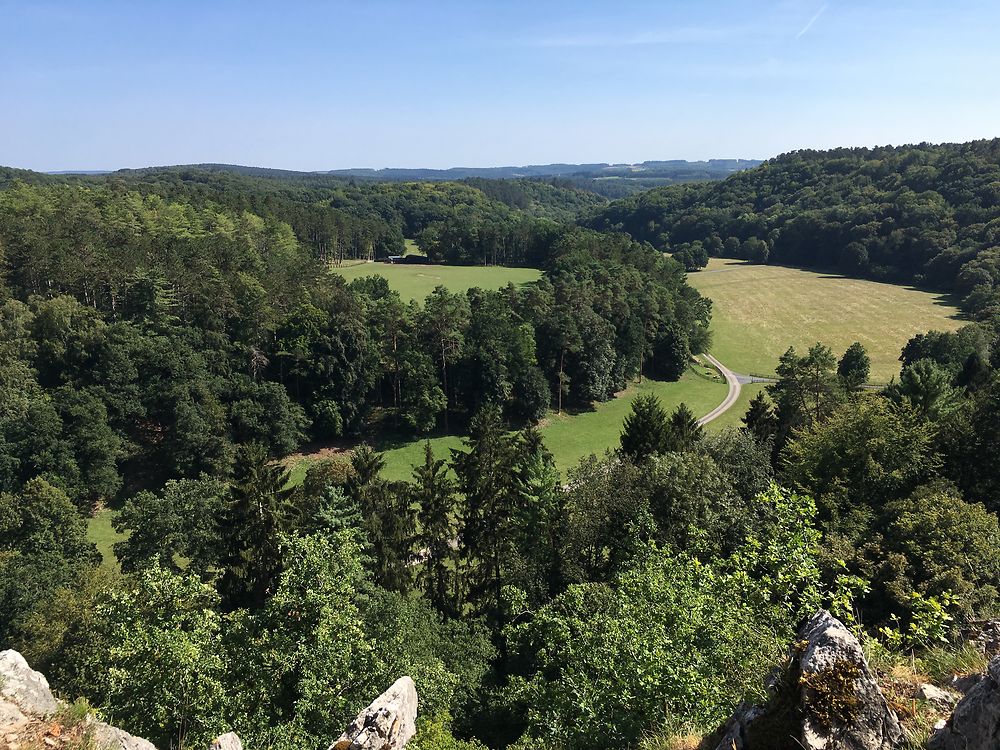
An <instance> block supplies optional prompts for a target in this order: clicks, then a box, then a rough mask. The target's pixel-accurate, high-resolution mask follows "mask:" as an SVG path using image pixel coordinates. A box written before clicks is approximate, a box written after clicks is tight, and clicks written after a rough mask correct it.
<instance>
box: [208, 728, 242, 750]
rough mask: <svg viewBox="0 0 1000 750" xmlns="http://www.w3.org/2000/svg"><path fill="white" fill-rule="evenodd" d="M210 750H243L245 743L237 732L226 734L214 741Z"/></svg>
mask: <svg viewBox="0 0 1000 750" xmlns="http://www.w3.org/2000/svg"><path fill="white" fill-rule="evenodd" d="M208 750H243V742H241V741H240V738H239V735H237V734H236V732H226V733H225V734H220V735H219V736H218V737H216V738H215V739H214V740H212V744H211V745H209V747H208Z"/></svg>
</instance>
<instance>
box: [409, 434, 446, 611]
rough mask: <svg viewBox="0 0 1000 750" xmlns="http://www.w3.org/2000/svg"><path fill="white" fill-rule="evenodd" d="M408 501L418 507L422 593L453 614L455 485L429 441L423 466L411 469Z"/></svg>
mask: <svg viewBox="0 0 1000 750" xmlns="http://www.w3.org/2000/svg"><path fill="white" fill-rule="evenodd" d="M410 498H411V501H412V502H413V503H415V504H416V505H417V507H418V510H417V518H418V520H419V521H420V532H419V534H418V536H417V543H416V546H417V549H418V550H420V553H421V554H423V555H426V561H425V562H424V566H423V575H422V577H423V583H424V591H425V593H426V595H427V598H428V599H429V600H430V601H431V602H432V603H433V604H434V606H436V607H437V608H438V609H440V610H442V611H451V612H456V611H457V602H455V601H454V597H453V596H452V587H451V578H452V570H451V569H449V565H448V563H449V561H450V560H451V559H452V557H453V547H454V544H455V540H456V534H457V529H456V518H455V512H456V499H455V483H454V482H453V481H452V480H451V479H450V478H449V477H448V469H447V466H446V462H445V461H444V460H436V459H435V458H434V450H433V449H432V448H431V444H430V441H427V443H425V444H424V463H423V464H422V465H420V466H416V467H414V469H413V482H412V484H411V485H410Z"/></svg>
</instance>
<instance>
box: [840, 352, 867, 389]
mask: <svg viewBox="0 0 1000 750" xmlns="http://www.w3.org/2000/svg"><path fill="white" fill-rule="evenodd" d="M870 371H871V359H869V357H868V352H866V351H865V347H864V346H863V345H862V344H861V343H860V342H858V341H855V342H854V343H853V344H851V345H850V346H849V347H848V348H847V351H846V352H844V356H843V357H841V358H840V361H839V362H838V363H837V375H838V376H839V377H840V380H841V382H843V384H844V387H845V388H846V389H847V390H849V391H856V390H858V389H859V388H861V386H863V385H864V384H865V383H867V382H868V375H869V373H870Z"/></svg>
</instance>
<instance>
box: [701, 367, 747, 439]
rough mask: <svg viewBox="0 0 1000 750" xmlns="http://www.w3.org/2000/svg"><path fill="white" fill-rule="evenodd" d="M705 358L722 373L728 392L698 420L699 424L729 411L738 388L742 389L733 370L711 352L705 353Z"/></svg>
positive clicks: (738, 394) (738, 390)
mask: <svg viewBox="0 0 1000 750" xmlns="http://www.w3.org/2000/svg"><path fill="white" fill-rule="evenodd" d="M705 359H707V360H708V362H709V364H711V365H712V366H713V367H714V368H715V369H717V370H718V371H719V372H721V373H722V377H724V378H725V379H726V383H727V384H728V385H729V393H727V394H726V398H725V400H724V401H723V402H722V403H721V404H719V405H718V406H716V407H715V408H714V409H712V411H710V412H709V413H708V414H706V415H705V416H704V417H702V418H701V419H699V420H698V424H700V425H706V424H708V423H709V422H711V421H712V420H713V419H716V418H718V417H721V416H722V415H723V414H725V413H726V412H727V411H729V409H730V408H731V407H732V406H733V404H735V403H736V400H737V399H738V398H739V397H740V390H741V389H742V386H741V385H740V379H739V377H737V375H736V373H735V372H733V371H732V370H730V369H729V368H728V367H726V366H725V365H724V364H722V363H721V362H720V361H719V360H717V359H716V358H715V357H713V356H712V355H711V354H706V355H705Z"/></svg>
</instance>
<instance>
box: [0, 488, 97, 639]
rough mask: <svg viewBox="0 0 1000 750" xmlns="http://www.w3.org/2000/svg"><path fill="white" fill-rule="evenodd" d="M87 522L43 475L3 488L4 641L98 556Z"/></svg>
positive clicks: (0, 571)
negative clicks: (20, 486) (10, 488)
mask: <svg viewBox="0 0 1000 750" xmlns="http://www.w3.org/2000/svg"><path fill="white" fill-rule="evenodd" d="M99 559H100V558H99V555H98V554H97V550H96V548H95V547H94V545H92V544H91V543H90V542H89V541H88V540H87V525H86V522H85V521H84V520H83V519H82V518H81V517H80V515H79V514H78V512H77V510H76V508H75V507H74V506H73V504H72V503H71V502H70V500H69V498H68V497H67V496H66V494H65V493H63V492H62V491H61V490H59V489H57V488H56V487H53V486H52V485H50V484H49V483H48V482H46V481H45V480H44V479H33V480H31V481H30V482H28V483H27V484H26V485H25V486H24V489H23V490H22V491H21V492H20V493H18V494H17V495H13V494H9V493H0V613H2V614H0V641H5V642H6V641H10V640H12V639H13V638H15V637H17V636H18V635H19V633H20V632H21V630H22V628H24V627H25V620H26V618H28V617H29V616H30V615H31V614H32V612H33V611H35V609H36V608H37V607H39V606H41V605H43V604H44V603H45V602H46V600H47V599H48V598H49V597H51V596H53V595H54V594H55V592H56V591H57V590H58V589H59V588H60V587H62V586H68V585H71V584H72V583H73V582H74V581H75V580H76V579H77V577H78V576H81V575H83V574H84V573H85V572H86V570H87V569H88V568H90V567H91V566H94V565H96V564H97V563H98V562H99Z"/></svg>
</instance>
